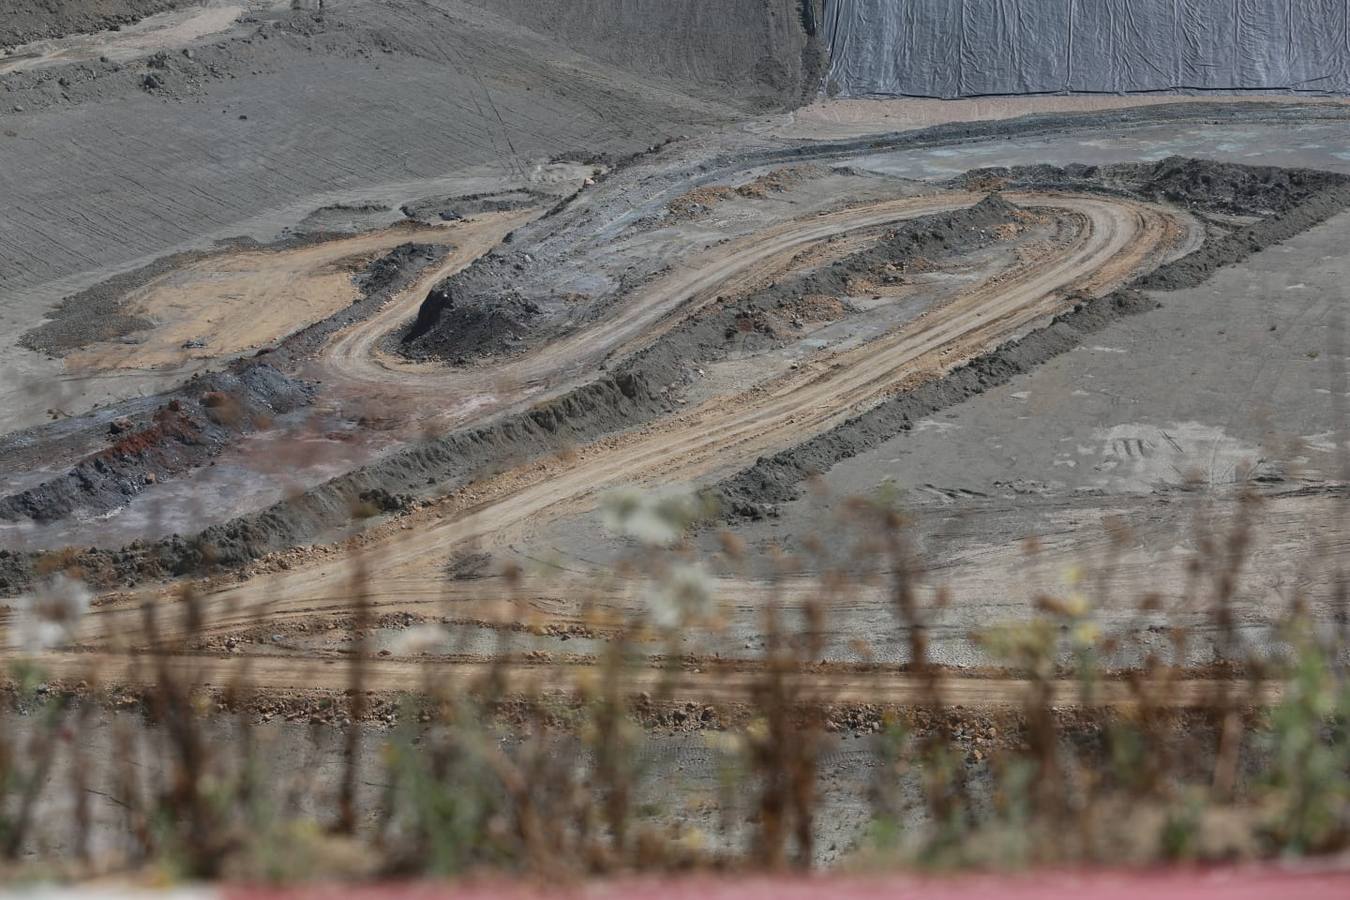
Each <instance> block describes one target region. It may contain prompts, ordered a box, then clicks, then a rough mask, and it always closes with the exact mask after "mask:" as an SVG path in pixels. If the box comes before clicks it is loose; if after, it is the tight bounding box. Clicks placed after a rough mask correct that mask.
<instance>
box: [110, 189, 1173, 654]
mask: <svg viewBox="0 0 1350 900" xmlns="http://www.w3.org/2000/svg"><path fill="white" fill-rule="evenodd" d="M1009 199H1012V200H1014V201H1016V202H1020V203H1023V204H1032V205H1036V206H1042V207H1053V208H1056V209H1058V210H1059V211H1060V212H1061V214H1063V215H1066V216H1070V217H1074V218H1076V220H1077V221H1079V222H1080V223H1081V227H1080V228H1078V229H1077V230H1076V231H1075V232H1074V236H1073V237H1072V238H1071V239H1070V240H1069V241H1068V243H1067V245H1065V246H1061V247H1058V248H1054V249H1053V250H1050V251H1047V252H1046V254H1045V255H1043V256H1041V257H1037V258H1034V259H1032V260H1030V261H1028V262H1027V263H1025V264H1023V265H1020V266H1018V267H1017V268H1016V269H1014V270H1012V271H1010V272H1005V273H1004V274H1003V275H1002V276H1000V277H996V278H994V279H991V280H990V281H986V282H985V283H983V284H981V285H979V286H977V287H975V288H974V289H972V290H971V291H968V292H967V293H965V294H963V295H959V296H958V297H956V298H955V299H953V300H951V301H949V302H948V303H946V304H944V305H942V306H940V307H938V308H935V309H931V310H929V311H928V312H927V313H925V314H924V315H923V316H921V317H920V318H919V319H917V320H915V321H914V322H911V323H910V324H909V325H907V326H905V327H903V328H901V329H899V330H897V331H894V332H892V333H889V334H887V335H884V336H882V337H880V338H877V339H875V340H873V341H871V342H868V343H866V344H864V345H862V346H860V347H858V348H855V349H851V350H846V351H840V352H836V353H832V354H829V355H828V356H826V357H825V358H823V359H820V360H816V361H814V362H812V363H811V364H809V365H807V366H806V367H804V368H803V369H802V370H801V371H797V372H791V373H788V374H786V375H784V376H781V377H779V378H776V379H773V380H772V381H770V382H768V383H766V384H761V385H758V386H756V387H754V388H752V389H750V390H748V391H746V392H744V393H742V394H740V395H738V396H736V397H719V398H714V399H713V400H711V401H709V402H707V403H705V404H702V405H701V406H699V407H698V408H696V409H694V410H690V411H688V412H686V413H683V414H680V415H677V416H674V417H671V418H669V419H666V420H663V421H661V422H658V423H655V424H653V425H650V426H647V427H645V428H642V429H640V430H636V431H633V432H630V433H627V434H623V435H619V436H616V437H612V438H607V439H604V440H601V441H599V442H597V443H596V444H594V445H591V446H588V447H586V448H584V449H583V450H581V451H580V452H578V454H577V455H576V457H575V459H572V460H570V461H567V462H563V461H560V460H553V461H548V462H545V463H539V464H534V465H531V466H527V467H525V468H524V469H521V470H513V471H510V472H506V473H503V474H502V475H500V476H498V477H496V478H494V479H491V480H489V481H487V482H484V483H482V484H479V485H474V486H471V487H470V488H468V489H465V490H463V491H460V492H457V493H456V494H454V495H451V497H449V498H447V499H446V500H444V501H442V502H440V503H436V504H433V505H431V506H429V507H427V508H425V509H423V510H421V511H419V512H417V513H414V514H413V515H411V516H408V517H405V518H404V519H401V520H399V521H397V522H395V523H390V524H388V525H385V526H382V527H380V528H377V529H374V530H372V531H371V532H369V533H365V534H362V535H360V536H358V537H357V538H355V539H354V540H353V542H352V543H351V544H350V545H349V546H348V547H346V548H345V549H344V548H330V550H329V551H326V552H319V553H316V554H315V556H316V558H315V561H313V562H310V563H308V564H303V565H301V566H300V567H298V568H296V569H292V570H289V571H282V572H278V573H275V574H272V575H267V576H263V577H258V578H255V579H253V580H251V581H248V582H245V583H244V584H242V585H240V584H234V585H229V586H215V587H214V588H213V587H211V586H209V585H200V586H198V588H197V589H198V590H201V591H203V592H204V593H202V594H201V596H199V597H198V598H197V599H196V601H195V602H194V603H193V604H192V607H193V614H194V615H195V616H199V617H200V620H202V621H207V622H211V623H213V627H216V626H219V625H221V624H226V623H234V625H235V626H236V627H237V626H238V625H239V624H242V623H244V622H249V623H258V622H262V621H266V620H267V618H268V617H269V616H272V615H279V614H290V613H293V612H296V611H314V610H316V609H333V608H335V606H337V607H341V606H343V605H346V606H347V607H348V608H350V599H351V598H352V597H353V596H354V585H353V584H352V580H351V579H352V576H351V571H350V570H349V568H348V567H347V566H346V565H345V564H344V563H343V562H342V561H341V557H342V555H346V554H349V553H360V554H362V555H363V557H364V563H363V566H364V568H365V571H366V573H367V575H368V581H367V583H366V584H365V585H364V586H363V587H362V588H361V590H363V591H364V592H365V593H366V594H367V595H368V597H369V599H370V601H371V602H373V603H374V604H376V605H381V604H387V603H396V602H399V601H401V600H402V601H407V600H412V599H414V598H432V597H441V596H443V595H444V589H445V583H444V580H443V575H442V573H441V563H442V561H443V560H444V559H445V557H446V555H447V554H448V553H449V552H450V551H451V550H452V549H453V548H454V547H455V546H460V545H464V544H469V543H474V544H486V545H489V546H491V545H500V544H502V543H506V542H510V541H512V540H517V539H519V538H521V537H522V536H524V535H526V534H528V533H529V532H530V530H531V529H532V528H535V527H537V526H538V525H539V524H540V523H542V522H544V521H550V520H554V519H557V518H558V517H560V516H563V515H569V514H575V513H577V512H581V511H584V510H585V509H588V508H590V507H591V506H592V505H593V504H594V503H595V501H596V498H597V496H598V492H599V491H600V490H602V489H603V488H604V487H606V486H608V485H614V484H619V483H625V482H632V481H639V482H645V483H649V484H659V483H671V482H679V481H688V480H692V479H697V478H699V477H702V476H706V475H708V474H710V473H712V472H714V471H718V470H720V469H726V468H734V467H736V466H739V465H741V464H743V463H745V462H747V461H750V460H753V459H754V458H755V456H756V455H758V454H759V453H762V452H764V451H765V450H766V449H769V448H773V447H777V446H785V445H789V444H791V443H794V442H797V441H800V440H801V439H802V438H803V436H806V435H809V434H812V433H818V432H819V431H821V430H824V429H827V428H829V427H831V425H832V424H834V423H837V422H838V421H840V420H842V419H843V418H845V417H847V416H848V415H850V414H852V413H853V412H855V411H857V410H858V409H861V408H866V407H867V406H868V405H869V404H873V403H876V402H878V401H879V400H881V399H884V398H885V397H886V396H887V395H889V394H890V393H893V392H895V391H897V390H903V389H904V388H905V387H907V386H909V385H912V384H914V383H916V382H917V381H920V380H923V379H927V378H931V377H935V376H936V375H939V374H941V373H942V372H944V371H947V370H949V369H951V368H953V367H955V366H957V365H959V364H960V363H961V362H963V361H964V360H967V359H969V358H971V357H972V356H974V355H976V354H978V353H979V352H981V351H982V350H984V349H986V348H987V347H988V346H990V345H992V344H996V343H999V342H1001V341H1003V340H1006V339H1007V338H1008V337H1009V336H1010V335H1013V334H1015V333H1016V332H1017V331H1018V330H1019V329H1022V328H1024V327H1027V326H1028V325H1030V324H1031V323H1033V322H1035V321H1036V320H1038V319H1040V318H1042V317H1044V316H1047V315H1050V314H1053V313H1055V312H1056V311H1058V310H1059V309H1060V307H1062V306H1063V305H1064V303H1065V300H1064V297H1065V294H1066V292H1070V291H1078V290H1083V289H1088V290H1094V291H1104V290H1109V289H1110V288H1112V287H1114V286H1115V285H1118V284H1119V283H1121V282H1123V281H1125V280H1127V279H1128V278H1129V277H1131V276H1132V275H1133V274H1135V273H1136V272H1137V271H1138V270H1139V269H1141V268H1142V267H1144V266H1145V264H1146V263H1147V262H1148V261H1149V260H1150V259H1151V258H1152V257H1154V256H1155V255H1158V254H1160V253H1161V251H1162V250H1163V249H1164V248H1165V247H1166V245H1167V242H1168V241H1169V240H1170V239H1171V238H1172V237H1174V236H1175V227H1176V226H1175V219H1174V217H1173V214H1170V213H1168V212H1166V211H1165V210H1163V209H1162V208H1160V207H1156V206H1152V205H1150V204H1144V203H1137V202H1129V201H1123V200H1116V199H1103V198H1101V197H1089V196H1071V195H1058V194H1018V195H1012V196H1011V197H1010V198H1009ZM971 200H972V197H971V196H970V195H967V196H962V197H960V198H959V200H954V199H953V198H951V197H950V196H948V197H945V198H930V200H929V201H928V202H929V203H936V204H939V205H940V204H946V203H953V202H956V203H958V204H959V203H968V202H970V201H971ZM931 211H932V207H931V206H923V205H917V206H916V205H915V204H913V203H912V202H911V203H910V204H909V205H908V206H905V207H903V208H901V209H897V208H894V205H891V206H890V207H888V208H887V209H886V211H885V213H884V215H888V216H895V217H897V218H900V217H904V216H907V215H920V214H923V213H924V212H931ZM874 214H875V215H878V216H881V215H883V214H882V213H874ZM850 216H851V218H849V217H850ZM860 221H866V222H868V223H869V224H876V223H875V222H873V221H872V220H871V219H869V218H866V214H864V213H860V212H859V211H857V210H853V211H849V212H848V213H847V214H844V215H841V216H840V217H838V219H837V220H835V221H834V222H833V223H832V225H831V227H832V228H835V229H838V230H846V229H848V228H849V227H850V225H852V226H854V227H856V226H857V225H858V223H859V222H860ZM812 234H813V235H816V231H815V230H812ZM814 239H819V236H817V237H815V238H814ZM789 243H791V241H789ZM778 249H780V248H777V247H767V248H761V250H760V252H759V253H758V254H755V253H748V254H745V255H739V254H736V253H733V254H731V256H732V257H733V260H732V261H728V262H727V263H726V265H725V266H724V267H719V268H717V269H716V270H715V271H714V272H713V273H708V272H705V271H703V270H695V271H694V272H681V273H677V275H676V276H674V280H675V281H676V282H677V283H678V284H679V285H680V286H681V287H680V289H679V291H673V290H672V291H671V297H672V299H671V300H670V302H671V305H672V309H673V308H675V307H677V306H678V305H679V303H678V300H679V299H680V298H681V297H682V298H686V299H688V298H690V297H693V298H694V302H695V303H696V302H697V295H698V292H699V291H707V290H712V289H713V288H715V287H716V286H717V285H719V284H722V283H724V282H725V281H726V280H727V279H729V278H732V277H734V276H735V275H736V273H737V272H741V271H744V270H745V269H746V268H747V267H749V266H752V265H753V264H754V262H755V260H756V259H757V258H759V257H761V256H764V255H766V254H770V255H771V254H772V253H773V252H776V251H777V250H778ZM667 287H669V286H667ZM639 309H640V310H641V318H643V319H644V320H648V319H650V318H651V317H655V318H656V319H657V320H659V319H660V318H661V317H663V316H665V315H666V314H667V312H666V311H665V310H652V309H649V308H647V307H646V306H642V307H639ZM644 325H647V326H648V327H650V323H649V322H648V321H644ZM600 327H604V328H607V329H609V330H608V331H607V333H608V334H611V335H613V334H618V335H624V334H626V332H625V331H624V328H623V327H622V326H621V324H618V323H613V322H611V323H606V324H605V325H603V326H600ZM156 594H158V595H159V600H160V603H159V604H157V605H158V606H159V609H160V611H161V612H162V613H163V615H162V616H161V619H162V621H161V623H160V626H159V627H160V629H161V632H160V633H161V634H163V635H164V636H166V637H171V636H182V635H184V634H185V633H186V628H185V626H186V625H187V621H186V620H187V618H188V616H187V615H186V614H187V612H188V609H187V606H186V605H185V604H182V603H173V602H169V603H164V602H163V601H164V600H165V599H167V598H168V597H167V594H166V593H165V592H164V591H163V590H162V589H161V590H160V591H147V592H142V593H140V594H138V595H136V596H135V597H134V598H133V599H131V600H128V601H122V602H120V603H117V604H114V605H111V606H108V607H105V608H102V609H100V610H98V611H97V612H96V614H95V615H94V616H92V617H91V618H92V620H93V622H94V624H95V627H96V629H97V630H98V631H99V632H100V633H101V635H102V636H103V637H104V638H114V639H116V638H117V637H118V636H121V637H130V638H131V639H132V640H135V639H136V637H137V636H138V635H139V634H140V629H141V627H142V622H141V620H140V613H139V611H138V610H137V609H135V608H133V607H134V606H135V604H138V603H139V602H140V601H143V600H146V599H153V598H154V597H155V595H156ZM228 664H229V663H228V661H223V662H222V663H221V665H222V666H224V665H228ZM409 665H410V666H411V668H412V669H413V670H416V669H417V664H416V663H412V664H409Z"/></svg>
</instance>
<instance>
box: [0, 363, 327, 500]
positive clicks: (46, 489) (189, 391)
mask: <svg viewBox="0 0 1350 900" xmlns="http://www.w3.org/2000/svg"><path fill="white" fill-rule="evenodd" d="M312 399H313V389H312V388H311V387H310V386H309V385H307V384H305V383H303V382H299V381H296V380H294V379H291V378H288V377H286V376H285V375H283V374H282V373H281V372H279V371H277V370H276V369H274V368H272V367H271V366H268V365H263V364H258V363H254V362H248V363H242V364H239V365H236V366H235V367H234V368H233V369H232V370H231V371H228V372H221V373H213V374H211V375H206V376H204V377H201V378H195V379H193V380H192V381H190V382H188V384H187V385H186V386H185V387H183V388H182V389H181V390H178V391H174V392H172V393H171V394H168V395H166V397H165V398H164V402H163V403H162V404H160V405H159V406H157V407H155V408H154V409H153V410H152V411H151V412H149V413H148V414H142V415H139V416H136V417H131V416H121V417H117V418H115V419H113V420H112V421H111V422H110V423H109V425H108V432H109V440H110V442H111V443H110V445H109V446H108V447H107V448H106V449H104V450H102V451H100V452H98V453H95V454H93V455H92V456H89V457H87V458H85V459H83V460H81V461H80V462H79V463H77V464H76V465H75V466H74V467H73V468H72V469H71V470H70V471H69V472H67V473H66V474H64V475H61V476H58V477H57V478H53V479H51V480H50V481H46V482H43V483H42V484H40V485H38V486H37V487H34V488H30V489H29V490H26V491H22V492H20V493H18V494H14V495H12V496H9V497H5V498H3V499H0V520H4V521H10V522H14V521H22V520H29V521H34V522H50V521H53V520H55V519H59V518H61V517H63V516H66V515H69V514H70V513H71V512H74V511H75V510H77V509H78V510H85V511H91V512H106V511H108V510H112V509H116V508H118V507H120V506H122V505H123V504H125V503H126V502H127V500H128V499H129V498H130V497H133V496H135V495H136V494H138V493H140V492H141V491H142V490H144V489H145V487H146V486H147V485H150V484H154V483H156V482H158V481H160V480H162V479H165V478H171V477H173V476H176V475H178V474H181V473H182V472H184V471H186V470H188V469H191V468H194V467H197V466H200V465H203V464H204V463H205V462H207V461H208V460H209V459H210V458H211V457H213V456H215V455H217V454H219V453H220V451H221V450H222V449H223V448H224V447H225V446H226V445H227V444H229V443H231V442H233V441H234V440H236V439H237V438H238V437H239V436H240V435H242V434H247V433H249V432H251V431H256V430H258V429H259V428H265V427H266V426H267V425H268V424H270V422H271V419H272V417H273V416H276V415H279V414H283V413H288V412H292V411H294V410H296V409H299V408H300V407H302V406H305V405H306V404H308V403H309V402H310V401H311V400H312Z"/></svg>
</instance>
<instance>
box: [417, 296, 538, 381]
mask: <svg viewBox="0 0 1350 900" xmlns="http://www.w3.org/2000/svg"><path fill="white" fill-rule="evenodd" d="M455 296H456V294H455V291H454V290H453V289H452V288H448V287H445V286H441V287H437V288H434V289H433V290H432V291H431V293H429V294H427V298H426V300H424V301H423V302H422V306H421V308H420V309H418V311H417V319H416V320H415V321H414V322H413V324H412V327H411V328H409V329H408V333H407V334H406V335H405V336H404V337H403V344H404V345H408V344H413V343H415V342H418V341H422V342H423V345H424V346H425V345H426V344H428V343H431V342H432V341H434V345H435V346H436V347H437V349H439V350H440V351H441V352H442V353H443V354H444V356H445V358H447V359H449V360H451V361H452V362H455V363H457V364H461V365H462V364H464V363H467V362H469V361H470V360H472V359H480V358H483V357H488V356H499V355H501V354H503V353H509V352H510V351H512V350H514V349H516V347H517V345H518V344H519V342H520V340H521V338H522V336H523V335H524V334H525V332H526V331H528V330H529V323H530V320H531V319H534V318H535V317H536V316H538V315H539V312H540V310H539V307H538V306H537V305H536V304H534V303H531V302H530V301H529V300H525V299H523V298H521V297H518V296H514V295H509V294H508V295H506V296H502V297H498V298H496V302H495V303H492V304H487V303H481V302H479V303H475V302H459V303H457V302H455ZM433 331H435V332H436V336H435V337H434V338H431V339H429V340H423V339H425V338H427V336H428V335H430V334H431V333H432V332H433Z"/></svg>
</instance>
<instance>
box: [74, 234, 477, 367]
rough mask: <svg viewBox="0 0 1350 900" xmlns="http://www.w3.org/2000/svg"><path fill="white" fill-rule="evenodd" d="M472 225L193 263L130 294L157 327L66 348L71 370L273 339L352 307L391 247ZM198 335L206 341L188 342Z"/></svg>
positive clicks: (143, 362)
mask: <svg viewBox="0 0 1350 900" xmlns="http://www.w3.org/2000/svg"><path fill="white" fill-rule="evenodd" d="M465 230H468V231H472V229H464V228H454V227H431V226H427V227H409V226H398V227H395V228H390V229H385V230H382V231H377V232H372V233H370V234H362V235H359V236H356V237H350V238H339V239H337V240H332V241H324V242H322V243H318V244H312V245H309V246H306V247H300V248H298V249H293V250H256V251H243V252H237V253H225V254H222V255H219V256H212V257H210V258H208V259H204V260H201V261H200V262H195V263H191V264H189V265H187V266H185V267H183V268H181V269H175V270H174V271H172V272H168V273H165V274H164V275H161V276H159V277H158V278H155V279H154V280H153V281H151V282H150V283H149V284H147V285H145V286H144V287H142V288H140V289H138V290H136V291H134V292H133V293H132V294H131V295H130V296H129V297H128V298H127V301H126V311H127V312H128V313H129V314H131V315H134V316H139V317H144V318H146V319H149V320H150V321H152V322H154V323H155V326H154V328H152V329H150V330H149V331H143V332H137V333H136V335H135V336H134V337H133V338H132V339H131V340H130V341H127V342H120V341H119V342H114V343H101V344H94V345H91V346H89V347H86V348H83V349H80V350H77V351H74V352H73V353H70V354H68V355H67V356H66V368H67V370H68V371H70V372H71V373H75V374H90V373H95V372H106V371H110V370H114V369H153V368H161V367H165V366H179V365H182V364H183V363H185V362H187V361H189V360H193V359H217V358H221V357H228V356H230V355H233V354H236V353H240V352H242V351H245V350H250V349H255V348H258V347H262V346H265V345H267V344H270V343H272V342H274V341H276V340H278V339H280V338H283V337H285V336H286V335H288V334H291V333H293V332H295V331H298V330H299V329H301V328H303V327H304V326H306V325H308V324H310V323H312V322H317V321H319V320H320V319H324V318H327V317H328V316H330V315H332V314H333V313H335V312H337V311H338V310H340V309H342V308H343V307H345V306H349V305H350V304H351V303H352V301H354V300H355V299H356V298H357V297H358V295H359V292H358V289H357V286H356V285H355V284H354V283H353V282H352V274H353V273H354V272H356V271H358V270H359V269H360V268H361V267H362V266H364V265H365V264H366V263H368V262H370V261H371V260H372V259H374V258H375V257H376V256H378V255H380V254H381V253H384V252H387V251H388V250H390V249H392V248H394V247H396V246H398V245H399V244H404V243H407V242H409V241H416V242H419V243H425V244H450V243H453V242H454V241H455V240H456V238H457V235H458V233H460V232H461V231H465ZM479 252H481V250H479ZM474 255H475V256H476V255H478V253H475V254H474ZM460 264H461V265H462V264H463V263H460ZM189 341H193V342H200V343H201V345H202V346H200V347H187V346H185V344H187V343H188V342H189Z"/></svg>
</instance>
